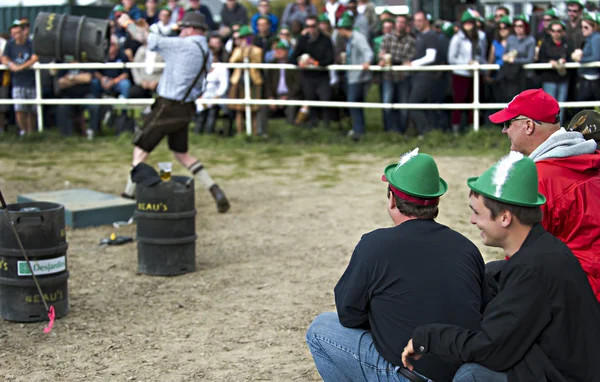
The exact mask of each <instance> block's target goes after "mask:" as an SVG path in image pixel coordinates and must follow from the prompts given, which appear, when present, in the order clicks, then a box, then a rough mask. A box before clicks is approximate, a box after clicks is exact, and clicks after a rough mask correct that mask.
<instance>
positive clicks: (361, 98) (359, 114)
mask: <svg viewBox="0 0 600 382" xmlns="http://www.w3.org/2000/svg"><path fill="white" fill-rule="evenodd" d="M367 85H368V84H367V83H365V82H358V83H354V84H348V85H347V90H346V97H347V99H348V102H365V98H366V91H367ZM349 109H350V118H352V130H354V133H355V134H356V135H357V136H359V135H363V134H364V133H365V112H364V110H363V109H361V108H358V107H351V108H349Z"/></svg>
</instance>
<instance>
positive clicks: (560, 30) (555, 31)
mask: <svg viewBox="0 0 600 382" xmlns="http://www.w3.org/2000/svg"><path fill="white" fill-rule="evenodd" d="M562 31H563V30H562V29H550V32H552V33H561V32H562Z"/></svg>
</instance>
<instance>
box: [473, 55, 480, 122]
mask: <svg viewBox="0 0 600 382" xmlns="http://www.w3.org/2000/svg"><path fill="white" fill-rule="evenodd" d="M474 67H475V68H474V70H473V130H474V131H476V132H477V131H479V63H477V62H476V63H475V64H474Z"/></svg>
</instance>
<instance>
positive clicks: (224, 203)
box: [209, 184, 229, 213]
mask: <svg viewBox="0 0 600 382" xmlns="http://www.w3.org/2000/svg"><path fill="white" fill-rule="evenodd" d="M209 191H210V193H211V195H212V196H213V198H214V199H215V202H216V203H217V211H219V212H220V213H225V212H227V211H228V210H229V201H228V200H227V197H226V196H225V193H224V192H223V190H221V188H220V187H219V186H218V185H216V184H213V185H212V186H211V187H210V189H209Z"/></svg>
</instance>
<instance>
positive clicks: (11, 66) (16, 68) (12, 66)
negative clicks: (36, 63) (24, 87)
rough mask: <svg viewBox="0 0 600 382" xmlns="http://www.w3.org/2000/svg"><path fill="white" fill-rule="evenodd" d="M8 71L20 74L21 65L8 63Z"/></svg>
mask: <svg viewBox="0 0 600 382" xmlns="http://www.w3.org/2000/svg"><path fill="white" fill-rule="evenodd" d="M8 69H10V71H11V72H18V71H19V70H21V68H20V67H19V65H17V64H15V63H14V62H12V61H11V62H9V63H8Z"/></svg>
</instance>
